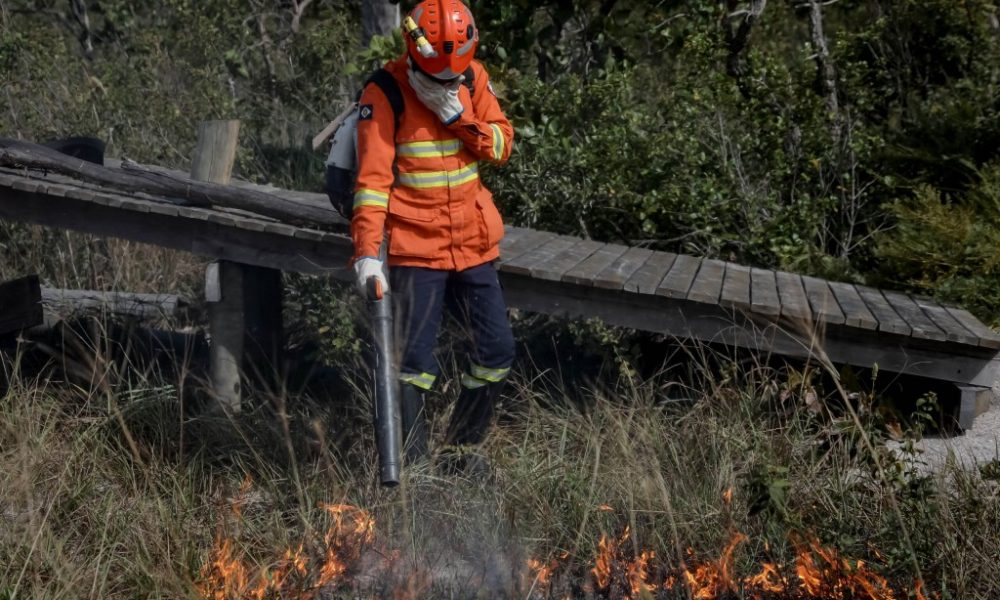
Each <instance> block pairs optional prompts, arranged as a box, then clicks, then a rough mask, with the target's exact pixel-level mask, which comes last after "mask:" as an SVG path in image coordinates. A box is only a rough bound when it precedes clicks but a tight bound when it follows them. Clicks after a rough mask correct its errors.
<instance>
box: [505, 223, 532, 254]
mask: <svg viewBox="0 0 1000 600" xmlns="http://www.w3.org/2000/svg"><path fill="white" fill-rule="evenodd" d="M529 231H531V230H530V229H525V228H523V227H512V226H510V225H506V226H504V230H503V238H501V239H500V250H501V251H502V250H503V249H504V248H508V247H510V245H511V244H514V243H515V242H517V240H519V239H521V238H523V237H524V236H526V235H527V234H528V232H529Z"/></svg>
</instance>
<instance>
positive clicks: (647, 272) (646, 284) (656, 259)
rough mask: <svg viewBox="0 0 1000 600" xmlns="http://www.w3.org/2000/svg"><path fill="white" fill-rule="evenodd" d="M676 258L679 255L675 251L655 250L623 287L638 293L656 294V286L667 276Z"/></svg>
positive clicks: (627, 290)
mask: <svg viewBox="0 0 1000 600" xmlns="http://www.w3.org/2000/svg"><path fill="white" fill-rule="evenodd" d="M675 260H677V255H676V254H674V253H673V252H653V254H652V255H650V257H649V258H647V259H646V262H644V263H642V266H641V267H639V268H638V269H637V270H636V272H635V273H632V276H631V277H629V278H628V281H626V282H625V286H624V288H623V289H624V290H625V291H626V292H634V293H636V294H655V293H656V288H657V287H659V285H660V282H661V281H663V278H664V277H666V275H667V272H668V271H669V270H670V267H672V266H673V264H674V261H675Z"/></svg>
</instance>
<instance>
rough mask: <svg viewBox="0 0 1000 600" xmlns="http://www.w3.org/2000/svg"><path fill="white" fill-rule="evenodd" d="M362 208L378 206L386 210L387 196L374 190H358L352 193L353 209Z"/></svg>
mask: <svg viewBox="0 0 1000 600" xmlns="http://www.w3.org/2000/svg"><path fill="white" fill-rule="evenodd" d="M362 206H378V207H381V208H388V206H389V194H386V193H385V192H378V191H375V190H358V191H357V192H355V193H354V208H360V207H362Z"/></svg>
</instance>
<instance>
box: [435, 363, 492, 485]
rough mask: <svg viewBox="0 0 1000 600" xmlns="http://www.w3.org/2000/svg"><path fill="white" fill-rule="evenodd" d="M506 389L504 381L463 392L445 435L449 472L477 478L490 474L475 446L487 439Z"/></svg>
mask: <svg viewBox="0 0 1000 600" xmlns="http://www.w3.org/2000/svg"><path fill="white" fill-rule="evenodd" d="M503 387H504V382H503V381H500V382H496V383H489V384H487V385H484V386H482V387H479V388H474V389H469V388H463V389H462V393H461V394H459V396H458V401H457V402H456V403H455V410H453V411H452V413H451V421H449V423H448V430H447V431H446V432H445V444H446V446H447V447H448V450H446V454H445V456H444V457H443V459H444V468H445V471H447V472H450V473H452V474H467V475H472V476H474V477H477V478H484V477H485V476H486V475H488V474H489V463H488V462H487V460H486V457H485V456H483V455H482V454H480V453H478V452H476V451H475V448H474V447H475V446H478V445H479V444H481V443H482V441H483V440H484V439H486V434H487V433H488V432H489V430H490V425H491V424H492V423H493V413H494V408H495V407H496V404H497V400H499V399H500V392H501V391H502V390H503Z"/></svg>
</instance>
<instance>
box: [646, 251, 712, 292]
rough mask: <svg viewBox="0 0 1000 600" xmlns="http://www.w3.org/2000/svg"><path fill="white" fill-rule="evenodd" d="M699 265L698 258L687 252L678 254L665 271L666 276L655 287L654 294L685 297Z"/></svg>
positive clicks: (699, 260)
mask: <svg viewBox="0 0 1000 600" xmlns="http://www.w3.org/2000/svg"><path fill="white" fill-rule="evenodd" d="M700 266H701V259H700V258H695V257H694V256H688V255H687V254H680V255H678V256H677V260H675V261H674V264H673V266H671V267H670V270H669V271H667V275H666V277H664V278H663V281H662V282H660V286H659V287H658V288H656V294H657V295H658V296H666V297H667V298H687V294H688V290H690V289H691V284H692V283H693V282H694V278H695V275H697V274H698V268H699V267H700Z"/></svg>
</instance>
